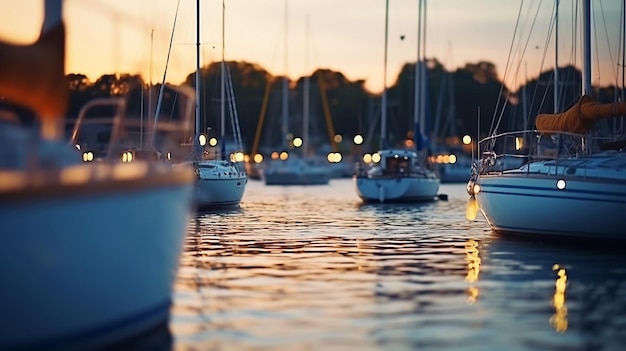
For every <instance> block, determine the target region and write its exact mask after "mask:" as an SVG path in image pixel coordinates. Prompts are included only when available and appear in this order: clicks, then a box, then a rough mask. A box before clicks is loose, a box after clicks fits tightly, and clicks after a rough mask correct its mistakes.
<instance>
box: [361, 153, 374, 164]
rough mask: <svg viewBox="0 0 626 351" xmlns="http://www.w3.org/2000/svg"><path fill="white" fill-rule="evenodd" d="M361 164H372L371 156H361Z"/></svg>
mask: <svg viewBox="0 0 626 351" xmlns="http://www.w3.org/2000/svg"><path fill="white" fill-rule="evenodd" d="M363 162H365V163H370V162H372V155H370V154H365V155H363Z"/></svg>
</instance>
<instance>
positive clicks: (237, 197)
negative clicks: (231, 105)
mask: <svg viewBox="0 0 626 351" xmlns="http://www.w3.org/2000/svg"><path fill="white" fill-rule="evenodd" d="M224 13H225V9H224V1H222V61H221V65H220V70H221V75H220V76H221V84H220V90H221V99H220V129H221V132H220V143H221V147H220V156H219V158H216V159H205V155H204V145H205V143H206V136H205V135H203V134H202V133H201V130H200V118H201V117H200V116H201V114H200V101H201V100H200V0H196V26H197V28H196V29H197V31H196V34H197V36H196V127H195V128H196V138H194V144H195V148H194V152H193V160H192V164H193V167H194V169H195V171H196V177H197V178H196V188H195V194H194V201H195V203H196V207H197V208H198V209H201V210H202V209H211V208H223V207H237V206H239V204H240V203H241V199H242V197H243V194H244V191H245V189H246V184H247V183H248V176H247V174H246V171H245V169H244V167H243V165H240V164H239V162H237V160H236V159H234V158H231V157H227V155H226V124H225V122H226V121H225V120H226V118H225V115H226V111H225V98H226V94H225V91H226V62H225V61H224V46H225V45H224V19H225V15H224Z"/></svg>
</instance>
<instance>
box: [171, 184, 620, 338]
mask: <svg viewBox="0 0 626 351" xmlns="http://www.w3.org/2000/svg"><path fill="white" fill-rule="evenodd" d="M440 192H441V193H446V194H447V195H448V196H449V200H448V201H435V202H432V203H425V204H406V205H391V204H383V205H375V204H371V205H369V204H368V205H365V204H362V202H361V201H360V199H359V198H358V197H357V196H356V192H355V189H354V187H353V184H352V181H351V180H350V179H339V180H332V181H331V182H330V184H329V185H324V186H311V187H306V186H301V187H298V186H290V187H280V186H265V185H264V184H263V183H262V182H258V181H249V183H248V188H247V189H246V193H245V195H244V199H243V201H242V204H241V207H240V208H238V209H235V210H230V211H223V212H212V213H211V212H208V213H198V214H197V215H196V216H195V217H194V218H192V220H191V221H190V223H189V228H188V230H189V233H188V237H187V242H186V250H185V253H184V255H183V258H182V261H181V267H180V269H179V272H178V281H177V284H176V287H175V294H174V307H173V309H172V316H171V322H170V330H171V333H172V335H173V339H174V343H173V348H174V349H176V350H347V349H350V350H415V349H419V350H505V349H506V350H591V349H593V350H622V349H623V346H624V345H626V333H625V332H623V331H624V330H625V328H626V313H625V312H626V285H625V282H626V265H625V263H626V259H624V255H623V253H621V252H619V251H617V252H616V251H613V250H610V251H609V250H603V249H597V248H594V249H583V248H581V247H571V246H570V247H562V246H557V245H555V244H549V245H548V244H543V243H539V242H536V241H535V242H529V241H519V240H513V239H510V238H503V237H498V236H496V235H494V234H492V233H491V231H490V230H489V229H488V226H487V223H486V222H485V220H484V218H482V216H481V215H479V216H478V219H477V220H476V221H475V222H469V221H467V219H466V218H465V205H466V201H467V195H466V193H465V185H464V184H458V185H456V184H455V185H442V187H441V190H440Z"/></svg>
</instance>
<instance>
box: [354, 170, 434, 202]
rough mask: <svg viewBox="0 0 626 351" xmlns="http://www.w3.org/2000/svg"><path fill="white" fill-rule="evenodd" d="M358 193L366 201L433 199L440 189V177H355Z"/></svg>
mask: <svg viewBox="0 0 626 351" xmlns="http://www.w3.org/2000/svg"><path fill="white" fill-rule="evenodd" d="M354 182H355V185H356V190H357V195H358V196H359V197H360V198H361V199H362V200H363V201H366V202H381V203H382V202H415V201H433V200H435V199H436V196H437V191H439V183H440V182H439V179H438V178H434V177H432V178H417V177H376V178H369V177H358V176H355V177H354Z"/></svg>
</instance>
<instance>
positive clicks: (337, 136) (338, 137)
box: [333, 134, 343, 143]
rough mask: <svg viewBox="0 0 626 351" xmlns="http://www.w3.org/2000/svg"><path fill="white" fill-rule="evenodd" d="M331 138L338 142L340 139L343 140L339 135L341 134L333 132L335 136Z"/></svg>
mask: <svg viewBox="0 0 626 351" xmlns="http://www.w3.org/2000/svg"><path fill="white" fill-rule="evenodd" d="M333 140H334V141H335V142H336V143H340V142H342V141H343V137H342V136H341V134H335V136H334V137H333Z"/></svg>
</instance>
